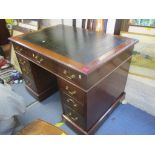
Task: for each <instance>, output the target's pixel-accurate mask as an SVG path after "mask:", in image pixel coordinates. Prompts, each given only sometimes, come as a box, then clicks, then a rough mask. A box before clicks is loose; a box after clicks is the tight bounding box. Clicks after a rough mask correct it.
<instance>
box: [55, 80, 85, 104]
mask: <svg viewBox="0 0 155 155" xmlns="http://www.w3.org/2000/svg"><path fill="white" fill-rule="evenodd" d="M58 84H59V88H60V90H61V91H62V92H64V93H65V94H67V95H69V96H70V97H72V98H73V99H76V100H77V101H78V102H80V103H81V104H84V100H85V92H84V91H83V90H81V89H79V88H78V87H76V86H74V85H72V84H71V83H69V82H67V81H65V80H62V79H60V78H59V79H58Z"/></svg>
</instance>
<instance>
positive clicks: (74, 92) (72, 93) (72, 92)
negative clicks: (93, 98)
mask: <svg viewBox="0 0 155 155" xmlns="http://www.w3.org/2000/svg"><path fill="white" fill-rule="evenodd" d="M65 89H66V90H68V93H69V94H70V95H75V94H76V90H73V91H69V87H68V86H66V87H65Z"/></svg>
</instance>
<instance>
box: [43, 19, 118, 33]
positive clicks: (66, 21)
mask: <svg viewBox="0 0 155 155" xmlns="http://www.w3.org/2000/svg"><path fill="white" fill-rule="evenodd" d="M115 22H116V19H108V23H107V33H110V34H113V33H114V27H115ZM58 24H64V25H69V26H72V19H42V20H41V28H44V27H49V26H54V25H58ZM76 25H77V27H80V28H81V25H82V19H77V21H76Z"/></svg>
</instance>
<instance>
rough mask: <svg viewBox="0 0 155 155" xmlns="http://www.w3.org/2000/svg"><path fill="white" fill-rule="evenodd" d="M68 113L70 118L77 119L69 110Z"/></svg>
mask: <svg viewBox="0 0 155 155" xmlns="http://www.w3.org/2000/svg"><path fill="white" fill-rule="evenodd" d="M68 115H69V116H70V118H71V119H72V120H73V121H77V120H78V117H73V116H72V113H71V112H69V113H68Z"/></svg>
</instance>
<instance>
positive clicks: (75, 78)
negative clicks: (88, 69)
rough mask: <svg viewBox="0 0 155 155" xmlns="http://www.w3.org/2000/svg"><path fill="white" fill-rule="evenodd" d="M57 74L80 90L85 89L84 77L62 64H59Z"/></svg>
mask: <svg viewBox="0 0 155 155" xmlns="http://www.w3.org/2000/svg"><path fill="white" fill-rule="evenodd" d="M58 73H59V75H60V76H62V77H63V78H64V79H66V80H67V81H70V82H72V83H75V84H76V85H78V86H81V87H82V88H85V84H86V82H85V81H86V76H85V75H84V74H82V73H80V72H78V71H76V70H73V69H71V68H69V67H67V66H65V65H62V64H59V66H58Z"/></svg>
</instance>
